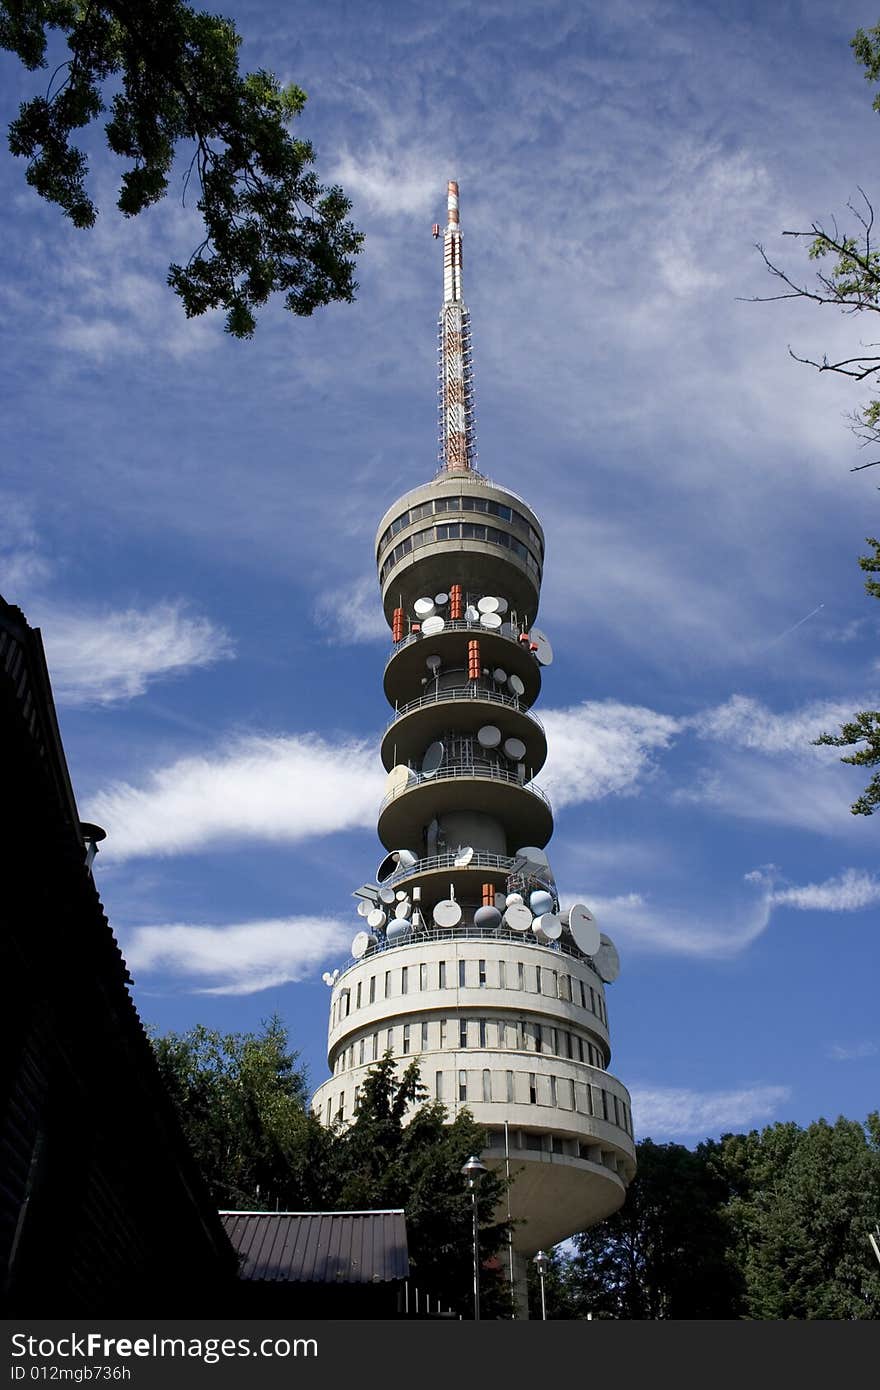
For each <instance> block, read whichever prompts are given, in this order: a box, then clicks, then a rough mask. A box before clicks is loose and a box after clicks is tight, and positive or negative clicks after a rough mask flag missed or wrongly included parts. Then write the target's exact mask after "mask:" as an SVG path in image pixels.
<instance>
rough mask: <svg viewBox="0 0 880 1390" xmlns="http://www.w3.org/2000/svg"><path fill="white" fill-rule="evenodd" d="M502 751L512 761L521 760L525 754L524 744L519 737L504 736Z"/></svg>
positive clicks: (517, 761)
mask: <svg viewBox="0 0 880 1390" xmlns="http://www.w3.org/2000/svg"><path fill="white" fill-rule="evenodd" d="M504 752H505V753H506V755H507V757H508V758H510V759H511V760H512V761H513V762H515V763H519V762H522V760H523V758H524V757H525V755H526V746H525V744H524V743H523V741H522V739H521V738H506V739H505V740H504Z"/></svg>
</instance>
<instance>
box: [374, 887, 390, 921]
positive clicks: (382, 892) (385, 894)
mask: <svg viewBox="0 0 880 1390" xmlns="http://www.w3.org/2000/svg"><path fill="white" fill-rule="evenodd" d="M395 896H396V895H395V892H394V889H393V888H380V889H379V901H380V902H381V903H384V904H385V906H386V907H390V906H391V904H392V903H393V902H394V900H395ZM368 920H369V919H368Z"/></svg>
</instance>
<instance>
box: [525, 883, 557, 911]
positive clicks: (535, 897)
mask: <svg viewBox="0 0 880 1390" xmlns="http://www.w3.org/2000/svg"><path fill="white" fill-rule="evenodd" d="M529 907H530V908H531V909H532V911H533V912H534V914H535V916H536V917H541V916H543V915H544V914H545V913H547V912H552V911H553V899H552V898H551V896H550V894H549V893H548V892H546V891H545V889H543V888H536V889H535V891H534V893H530V894H529Z"/></svg>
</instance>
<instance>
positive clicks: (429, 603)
mask: <svg viewBox="0 0 880 1390" xmlns="http://www.w3.org/2000/svg"><path fill="white" fill-rule="evenodd" d="M413 611H414V612H415V615H416V617H417V618H419V619H420V620H421V621H422V622H424V620H425V618H430V616H431V614H432V613H433V612H434V600H433V599H432V598H417V599H416V601H415V603H414V604H413Z"/></svg>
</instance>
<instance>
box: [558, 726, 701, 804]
mask: <svg viewBox="0 0 880 1390" xmlns="http://www.w3.org/2000/svg"><path fill="white" fill-rule="evenodd" d="M541 720H542V723H543V724H544V727H545V729H546V730H547V740H548V744H549V756H548V758H547V764H546V767H545V768H544V771H543V772H542V774H541V778H540V781H541V785H542V786H543V787H544V788H545V790H546V791H547V793H548V795H549V796H550V797H551V799H552V800H553V803H554V805H555V806H556V807H557V808H560V807H562V806H570V805H573V804H575V803H577V802H579V801H597V800H598V799H599V798H600V797H603V796H608V795H611V794H612V793H615V792H628V791H633V790H635V788H636V786H637V784H638V782H639V781H640V779H642V778H644V777H645V776H646V775H647V774H648V773H649V772H650V771H651V768H652V766H653V762H652V757H651V755H652V753H654V752H655V751H656V750H659V749H664V748H668V747H669V745H670V743H671V741H672V737H673V735H674V734H675V733H676V732H677V730H678V729H679V727H680V725H679V722H678V721H677V720H675V719H672V718H670V717H669V716H668V715H665V714H657V713H656V712H655V711H654V710H650V709H645V708H643V707H642V706H638V705H623V704H619V703H617V702H616V701H614V700H606V701H592V700H586V701H584V703H583V704H581V705H572V706H571V707H570V708H569V709H561V710H546V711H542V713H541Z"/></svg>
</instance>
